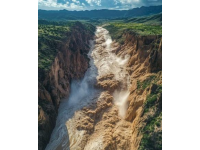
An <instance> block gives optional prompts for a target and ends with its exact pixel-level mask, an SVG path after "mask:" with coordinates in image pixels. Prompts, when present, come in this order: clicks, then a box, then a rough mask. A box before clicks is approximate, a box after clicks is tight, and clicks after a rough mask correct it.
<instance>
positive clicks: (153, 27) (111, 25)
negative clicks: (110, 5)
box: [105, 14, 162, 44]
mask: <svg viewBox="0 0 200 150" xmlns="http://www.w3.org/2000/svg"><path fill="white" fill-rule="evenodd" d="M161 24H162V14H157V15H152V16H146V17H138V18H132V19H128V20H127V19H125V20H113V21H110V22H107V24H106V25H105V28H106V29H107V30H108V31H109V32H110V35H111V37H112V38H113V39H115V40H116V41H118V42H120V43H121V44H123V43H124V38H123V33H125V32H134V33H135V34H136V35H141V36H146V35H162V25H161Z"/></svg>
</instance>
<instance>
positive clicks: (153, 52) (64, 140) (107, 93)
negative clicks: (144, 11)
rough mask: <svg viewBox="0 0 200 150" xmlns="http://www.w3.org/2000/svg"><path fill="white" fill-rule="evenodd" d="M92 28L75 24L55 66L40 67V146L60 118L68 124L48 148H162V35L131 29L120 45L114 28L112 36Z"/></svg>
mask: <svg viewBox="0 0 200 150" xmlns="http://www.w3.org/2000/svg"><path fill="white" fill-rule="evenodd" d="M105 28H106V27H105ZM92 29H93V32H88V31H87V29H86V28H84V25H82V24H81V23H77V24H75V26H74V27H73V30H72V32H71V33H72V34H71V35H70V38H68V40H66V41H65V42H64V43H65V44H63V45H62V46H60V47H59V51H58V53H57V54H56V56H55V59H54V61H53V63H52V65H51V68H50V70H49V71H44V70H43V69H40V68H39V73H40V76H39V93H38V97H39V112H38V113H39V114H38V116H39V117H38V123H39V129H38V130H39V134H38V136H39V149H41V150H42V149H45V147H46V145H47V144H48V143H49V140H50V136H51V133H52V131H53V129H54V127H55V124H56V118H57V122H58V123H59V122H61V120H62V121H63V122H62V126H59V125H58V128H57V129H56V128H55V129H54V130H55V131H54V133H53V134H52V136H53V137H51V140H50V143H49V145H48V146H47V148H46V149H47V150H50V149H52V150H53V149H86V150H89V149H107V150H113V149H117V150H118V149H121V150H124V149H126V150H129V149H130V150H134V149H144V148H154V149H160V147H159V146H160V145H161V143H160V142H162V141H161V138H160V135H161V134H162V128H161V120H162V119H161V118H162V113H161V110H162V95H161V92H162V91H161V90H162V71H161V70H162V38H161V36H158V35H143V36H140V35H137V34H135V33H133V32H125V33H123V35H122V37H121V38H123V39H124V41H123V43H119V42H117V39H115V37H112V31H111V37H112V38H111V37H110V35H109V33H108V31H109V30H108V31H107V30H106V29H104V28H102V27H97V30H96V33H95V35H94V34H93V33H94V31H95V27H92ZM80 30H81V32H79V31H80ZM91 40H93V42H92V41H91ZM88 68H89V69H88ZM85 73H86V74H85ZM88 91H89V92H88ZM78 93H81V96H78ZM70 95H72V96H70ZM63 98H64V99H63ZM61 99H63V101H62V102H61ZM60 103H62V104H61V105H60ZM76 105H77V109H76V108H73V107H74V106H76ZM59 106H60V108H59ZM65 108H66V109H65ZM68 109H71V113H72V114H69V113H68ZM58 110H60V111H58ZM62 110H64V111H62ZM60 112H61V113H66V115H64V116H65V119H64V118H63V114H62V115H59V113H60ZM57 115H58V117H57ZM67 115H68V116H67ZM150 119H151V120H153V121H149V120H150ZM59 127H60V128H59ZM65 128H67V130H68V131H67V132H66V131H65V130H66V129H65ZM146 128H150V130H148V135H146V130H147V129H146ZM69 129H71V130H69ZM155 137H156V138H158V139H156V140H154V138H155ZM57 139H58V140H57ZM56 140H57V141H56ZM55 141H56V142H55ZM148 141H151V145H149V143H148Z"/></svg>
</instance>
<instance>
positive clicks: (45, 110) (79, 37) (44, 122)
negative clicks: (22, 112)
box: [38, 22, 95, 150]
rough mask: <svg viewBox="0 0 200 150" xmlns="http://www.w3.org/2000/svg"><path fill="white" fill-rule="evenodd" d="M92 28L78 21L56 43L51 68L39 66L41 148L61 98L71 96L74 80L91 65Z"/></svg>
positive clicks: (49, 132)
mask: <svg viewBox="0 0 200 150" xmlns="http://www.w3.org/2000/svg"><path fill="white" fill-rule="evenodd" d="M90 28H91V30H92V31H93V32H91V31H89V30H88V29H87V28H86V27H85V26H84V25H83V24H81V23H79V22H77V23H75V25H73V27H72V28H71V30H70V33H68V34H67V38H65V39H64V40H62V42H59V43H56V44H55V45H54V47H56V48H57V49H58V51H57V53H56V55H55V58H54V59H53V63H52V64H51V66H50V69H49V70H46V69H42V68H39V69H38V72H39V76H38V148H39V150H44V149H45V147H46V145H47V143H48V142H49V139H50V135H51V132H52V130H53V128H54V126H55V122H56V117H57V112H58V107H59V104H60V101H61V99H62V98H64V97H67V96H68V95H69V92H70V82H71V80H72V79H79V78H81V77H83V75H84V73H85V71H86V70H87V68H88V65H89V64H88V62H89V59H88V57H87V53H88V51H89V40H91V39H92V38H93V33H94V31H95V27H94V26H90ZM55 41H56V39H55ZM51 44H53V43H51Z"/></svg>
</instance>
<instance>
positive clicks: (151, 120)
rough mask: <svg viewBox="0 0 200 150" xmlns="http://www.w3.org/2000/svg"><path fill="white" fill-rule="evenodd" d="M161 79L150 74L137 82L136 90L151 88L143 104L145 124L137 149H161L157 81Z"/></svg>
mask: <svg viewBox="0 0 200 150" xmlns="http://www.w3.org/2000/svg"><path fill="white" fill-rule="evenodd" d="M159 80H162V79H161V77H160V76H159V75H158V76H154V75H152V76H150V77H149V78H147V79H146V80H144V81H143V82H140V81H138V82H137V89H138V90H141V89H142V90H145V89H147V88H151V87H153V88H152V89H154V90H151V92H150V94H149V95H147V99H146V101H145V104H144V113H143V115H142V117H144V118H145V119H144V121H143V123H144V124H145V126H144V127H143V128H142V129H141V133H142V135H143V137H142V139H141V142H140V147H139V150H147V149H148V150H161V149H162V128H161V126H162V125H161V123H162V84H160V83H159V82H158V81H159Z"/></svg>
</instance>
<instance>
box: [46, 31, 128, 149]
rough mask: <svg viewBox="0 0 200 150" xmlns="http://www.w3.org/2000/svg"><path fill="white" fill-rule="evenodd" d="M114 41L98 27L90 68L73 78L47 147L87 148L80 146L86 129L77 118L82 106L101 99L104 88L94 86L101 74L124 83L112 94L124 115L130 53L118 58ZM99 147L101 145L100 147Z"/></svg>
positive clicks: (79, 115) (92, 45) (90, 57)
mask: <svg viewBox="0 0 200 150" xmlns="http://www.w3.org/2000/svg"><path fill="white" fill-rule="evenodd" d="M112 42H113V41H112V39H111V37H110V35H109V32H108V31H107V30H106V29H104V28H102V27H97V30H96V32H95V39H94V40H93V41H90V51H89V53H88V57H89V59H90V62H89V64H90V67H89V68H88V70H87V71H86V73H85V76H84V78H83V79H82V80H79V81H72V83H71V91H70V96H69V98H68V99H64V100H62V102H61V104H60V107H59V110H58V117H57V121H56V126H55V128H54V130H53V132H52V135H51V139H50V141H49V144H48V145H47V147H46V150H77V149H84V148H81V146H80V145H81V142H82V140H84V136H83V135H84V133H85V131H84V130H77V129H76V124H77V120H79V119H80V118H81V117H82V114H81V109H83V108H84V107H85V106H89V105H91V104H92V103H95V102H96V101H97V100H98V98H99V96H100V94H101V92H102V90H101V89H98V88H96V86H95V85H96V84H97V79H98V78H99V77H101V76H104V75H106V74H114V78H115V80H117V81H119V82H120V83H121V90H119V89H118V90H115V91H114V93H113V97H114V103H115V105H117V106H118V108H119V115H120V116H121V117H123V116H124V115H125V113H126V108H127V104H126V100H127V97H128V96H129V91H128V85H129V77H128V75H127V72H126V70H125V67H124V66H125V65H126V63H127V61H128V59H129V56H128V55H125V56H123V57H119V56H117V55H116V54H115V53H113V49H112ZM99 138H100V137H99ZM99 142H100V141H99ZM97 144H98V141H97ZM93 146H94V145H93ZM88 149H94V150H95V149H97V148H92V147H90V148H87V150H88ZM98 149H101V148H100V147H98Z"/></svg>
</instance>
